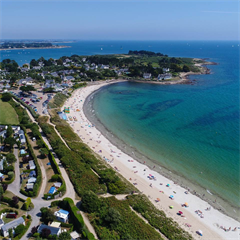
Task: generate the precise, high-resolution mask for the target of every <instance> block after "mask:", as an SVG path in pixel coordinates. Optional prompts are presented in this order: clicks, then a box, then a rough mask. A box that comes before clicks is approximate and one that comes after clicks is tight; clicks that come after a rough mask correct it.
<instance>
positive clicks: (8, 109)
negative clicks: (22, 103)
mask: <svg viewBox="0 0 240 240" xmlns="http://www.w3.org/2000/svg"><path fill="white" fill-rule="evenodd" d="M0 124H12V125H14V124H19V121H18V116H17V113H16V112H15V110H14V109H13V107H12V106H11V105H10V104H9V103H8V102H3V101H2V100H1V99H0Z"/></svg>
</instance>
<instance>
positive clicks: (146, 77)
mask: <svg viewBox="0 0 240 240" xmlns="http://www.w3.org/2000/svg"><path fill="white" fill-rule="evenodd" d="M151 77H152V74H151V73H144V74H143V78H144V79H150V78H151Z"/></svg>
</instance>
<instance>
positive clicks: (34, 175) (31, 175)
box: [28, 171, 36, 178]
mask: <svg viewBox="0 0 240 240" xmlns="http://www.w3.org/2000/svg"><path fill="white" fill-rule="evenodd" d="M28 177H29V178H31V177H36V172H35V171H31V172H30V173H29V175H28Z"/></svg>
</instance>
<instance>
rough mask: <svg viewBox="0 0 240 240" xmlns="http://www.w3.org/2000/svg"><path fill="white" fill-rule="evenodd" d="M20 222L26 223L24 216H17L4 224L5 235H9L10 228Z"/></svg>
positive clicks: (3, 232)
mask: <svg viewBox="0 0 240 240" xmlns="http://www.w3.org/2000/svg"><path fill="white" fill-rule="evenodd" d="M20 224H23V225H25V220H24V219H23V218H22V217H20V218H17V219H15V220H13V221H11V222H9V223H7V224H5V225H3V226H2V228H1V230H2V234H3V236H4V237H7V236H8V230H9V229H14V228H16V227H17V226H19V225H20Z"/></svg>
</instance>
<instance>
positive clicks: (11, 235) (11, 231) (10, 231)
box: [8, 228, 13, 239]
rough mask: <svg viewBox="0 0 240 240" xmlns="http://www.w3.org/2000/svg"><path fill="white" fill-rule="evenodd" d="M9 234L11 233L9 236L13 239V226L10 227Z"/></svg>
mask: <svg viewBox="0 0 240 240" xmlns="http://www.w3.org/2000/svg"><path fill="white" fill-rule="evenodd" d="M8 234H9V237H10V238H11V239H12V238H13V230H12V228H10V229H9V230H8Z"/></svg>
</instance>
